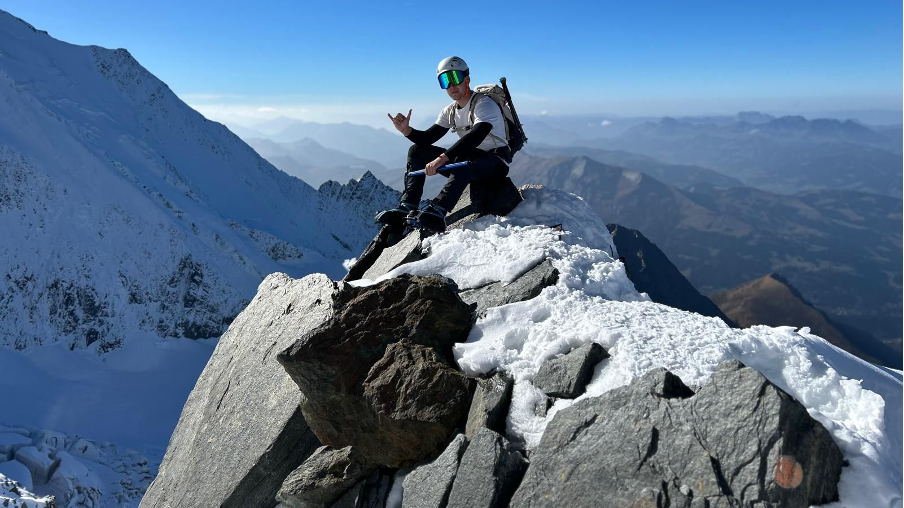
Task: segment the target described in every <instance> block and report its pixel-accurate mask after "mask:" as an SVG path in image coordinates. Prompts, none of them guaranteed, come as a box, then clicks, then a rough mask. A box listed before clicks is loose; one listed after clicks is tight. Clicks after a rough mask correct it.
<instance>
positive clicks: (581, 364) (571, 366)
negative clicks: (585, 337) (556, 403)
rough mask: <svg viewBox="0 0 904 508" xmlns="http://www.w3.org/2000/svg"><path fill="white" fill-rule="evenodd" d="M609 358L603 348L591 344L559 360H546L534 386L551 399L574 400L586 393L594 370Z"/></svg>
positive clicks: (535, 378)
mask: <svg viewBox="0 0 904 508" xmlns="http://www.w3.org/2000/svg"><path fill="white" fill-rule="evenodd" d="M605 358H609V353H608V352H607V351H606V350H605V349H603V346H600V345H599V344H596V343H594V342H591V343H590V344H584V345H583V346H581V347H579V348H577V349H575V350H573V351H571V352H570V353H568V354H565V355H562V356H559V357H557V358H550V359H549V360H546V361H545V362H544V363H543V365H542V366H540V370H539V371H538V372H537V375H536V376H535V377H534V386H536V387H537V388H538V389H540V390H541V391H542V392H543V393H545V394H546V395H549V396H550V397H558V398H564V399H573V398H575V397H577V396H578V395H580V394H582V393H584V389H585V388H586V387H587V383H589V382H590V379H591V378H592V377H593V368H594V367H595V366H596V364H598V363H599V362H600V361H601V360H603V359H605Z"/></svg>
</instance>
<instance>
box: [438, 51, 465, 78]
mask: <svg viewBox="0 0 904 508" xmlns="http://www.w3.org/2000/svg"><path fill="white" fill-rule="evenodd" d="M446 71H462V72H463V73H464V75H465V76H467V75H468V64H466V63H465V61H464V60H462V59H461V58H459V57H457V56H450V57H449V58H443V60H442V61H441V62H440V63H439V65H437V66H436V75H437V76H439V75H440V74H442V73H444V72H446Z"/></svg>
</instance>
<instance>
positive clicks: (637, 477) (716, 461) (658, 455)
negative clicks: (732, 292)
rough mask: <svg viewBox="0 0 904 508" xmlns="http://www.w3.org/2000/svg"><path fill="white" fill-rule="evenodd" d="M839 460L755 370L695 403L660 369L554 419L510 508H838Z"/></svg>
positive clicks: (727, 373) (816, 428)
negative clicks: (830, 505)
mask: <svg viewBox="0 0 904 508" xmlns="http://www.w3.org/2000/svg"><path fill="white" fill-rule="evenodd" d="M842 460H843V459H842V455H841V452H840V450H839V449H838V446H837V445H836V444H835V443H834V441H832V438H831V436H830V435H829V433H828V431H827V430H826V429H825V428H823V427H822V425H820V424H819V423H818V422H817V421H815V420H813V419H812V418H811V417H810V416H809V414H808V413H807V410H806V408H804V407H803V406H802V405H801V404H800V403H798V402H797V401H796V400H794V399H793V398H792V397H791V396H789V395H788V394H787V393H785V392H783V391H782V390H781V389H779V388H778V387H776V386H775V385H773V384H772V383H770V382H769V381H768V380H766V378H765V377H763V376H762V374H760V373H759V372H757V371H755V370H753V369H750V368H747V367H744V366H743V365H741V364H740V363H738V362H736V361H732V362H725V363H723V364H721V365H720V366H719V367H718V369H717V371H716V372H715V373H714V374H713V375H712V376H711V378H710V379H709V381H708V382H707V383H706V384H705V385H704V386H703V387H702V388H701V389H700V391H699V392H697V393H696V394H694V393H693V392H692V391H691V390H690V389H689V388H687V387H686V386H685V385H684V384H683V383H682V382H681V380H680V379H678V377H676V376H674V375H673V374H671V373H669V372H668V371H666V370H664V369H657V370H654V371H652V372H650V373H648V374H646V375H645V376H642V377H641V378H640V379H637V380H635V381H634V382H632V383H631V384H630V385H628V386H624V387H621V388H617V389H615V390H612V391H610V392H608V393H606V394H604V395H602V396H600V397H593V398H588V399H585V400H582V401H580V402H578V403H576V404H574V405H573V406H571V407H570V408H567V409H564V410H562V411H560V412H558V413H557V414H556V416H555V417H554V418H553V419H552V421H551V422H550V423H549V425H548V426H547V427H546V431H545V433H544V434H543V438H542V439H541V442H540V445H539V446H538V447H537V449H536V450H535V451H534V453H533V455H532V456H531V464H530V467H529V468H528V471H527V473H526V475H525V478H524V481H523V482H522V483H521V487H520V488H519V489H518V492H517V493H516V494H515V496H514V498H513V500H512V506H516V507H521V506H530V507H554V506H555V507H558V506H574V507H583V506H603V507H609V506H611V507H623V506H665V505H669V506H689V507H696V506H700V507H703V506H726V507H729V506H731V507H736V506H751V507H753V506H756V507H762V508H767V507H773V508H778V507H807V506H810V505H818V504H824V503H827V502H832V501H835V500H837V499H838V490H837V483H838V479H839V477H840V474H841V465H842ZM601 479H605V481H602V480H601Z"/></svg>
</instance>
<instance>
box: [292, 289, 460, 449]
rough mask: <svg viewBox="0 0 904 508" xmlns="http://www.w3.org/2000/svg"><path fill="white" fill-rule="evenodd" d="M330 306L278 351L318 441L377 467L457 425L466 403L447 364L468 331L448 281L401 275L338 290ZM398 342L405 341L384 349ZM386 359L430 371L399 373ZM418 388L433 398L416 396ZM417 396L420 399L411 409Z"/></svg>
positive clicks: (435, 442) (437, 440) (436, 440)
mask: <svg viewBox="0 0 904 508" xmlns="http://www.w3.org/2000/svg"><path fill="white" fill-rule="evenodd" d="M333 309H334V315H333V317H332V318H331V319H330V320H329V321H328V322H327V323H324V324H323V325H322V326H320V327H319V328H317V329H316V330H314V331H312V332H310V333H307V334H305V335H304V336H302V337H301V338H300V339H298V340H297V341H296V342H295V344H293V345H292V346H291V347H289V348H288V349H286V350H284V351H283V352H282V353H280V354H279V355H278V360H279V362H280V363H281V364H282V365H283V367H284V368H285V369H286V371H287V372H288V373H289V375H290V376H291V377H292V379H293V380H294V381H295V382H296V383H297V384H298V387H299V388H300V389H301V392H302V394H303V397H302V400H301V408H302V411H303V413H304V415H305V419H306V420H307V421H308V424H309V425H310V426H311V429H312V430H313V431H314V433H315V434H316V435H317V437H318V438H320V440H321V441H322V442H323V443H324V444H327V445H330V446H334V447H344V446H349V445H351V446H354V447H355V448H356V449H357V450H358V451H359V452H360V453H361V454H362V455H363V456H365V457H366V458H367V459H368V460H369V461H371V462H373V463H375V464H380V465H384V466H389V467H402V466H404V465H406V464H410V463H413V462H415V461H417V460H419V459H421V458H423V457H424V456H426V455H429V454H430V453H431V452H433V451H434V450H436V449H437V448H438V447H439V446H440V445H441V444H442V443H443V442H444V441H445V440H446V439H447V438H448V436H449V435H450V434H451V433H452V430H453V429H455V428H456V427H457V426H458V425H460V424H461V423H462V421H463V420H464V417H465V415H466V413H467V410H468V404H469V402H470V400H469V394H468V389H467V388H466V386H468V381H467V380H466V379H465V378H464V375H463V374H460V373H457V371H455V372H453V371H454V369H453V367H452V365H453V363H452V350H451V348H452V344H453V343H455V342H458V341H462V340H464V339H465V338H466V337H467V333H468V331H469V329H470V320H471V313H470V309H469V308H468V306H467V305H466V304H465V303H464V302H462V301H461V299H460V298H459V297H458V294H457V288H456V287H455V283H454V282H452V281H451V280H449V279H445V278H442V277H436V276H432V277H416V276H415V277H412V276H409V275H403V276H400V277H396V278H393V279H390V280H387V281H384V282H382V283H380V284H376V285H373V286H369V287H363V288H350V287H349V288H345V289H344V290H343V291H341V292H340V293H339V294H338V295H337V296H336V299H335V301H334V305H333ZM403 339H408V340H407V341H406V342H405V343H404V344H401V345H399V346H397V347H396V348H392V349H389V346H390V345H391V344H395V343H398V342H400V341H402V340H403ZM415 346H426V347H427V348H432V350H433V352H432V353H431V352H428V351H426V350H425V349H420V348H417V347H415ZM395 361H400V362H406V363H405V365H408V366H409V367H408V368H413V367H412V366H424V367H428V366H429V369H430V370H429V371H425V372H424V373H423V374H422V373H419V372H414V371H407V372H406V371H403V370H400V369H402V368H404V367H402V364H400V365H398V366H394V365H393V363H394V362H395ZM446 367H447V368H448V369H447V370H443V369H445V368H446ZM427 372H430V374H427ZM403 374H404V376H403ZM432 376H438V378H436V379H434V378H433V377H432ZM413 380H416V384H413V385H406V384H405V383H407V382H409V381H411V382H415V381H413ZM438 380H442V381H441V382H440V381H438ZM446 382H448V383H447V384H443V383H446ZM391 390H396V391H397V393H389V392H390V391H391ZM443 390H445V391H443ZM419 393H429V394H431V396H433V397H436V400H433V401H432V402H430V401H425V399H424V398H423V396H422V395H420V394H419ZM408 397H413V399H412V400H409V399H408ZM420 402H427V405H426V406H425V407H418V406H417V405H416V404H417V403H420ZM440 406H442V407H440Z"/></svg>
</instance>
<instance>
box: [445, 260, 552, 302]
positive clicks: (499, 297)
mask: <svg viewBox="0 0 904 508" xmlns="http://www.w3.org/2000/svg"><path fill="white" fill-rule="evenodd" d="M558 280H559V271H558V270H557V269H556V268H555V267H554V266H552V262H551V261H550V260H549V258H547V259H544V260H543V261H542V262H540V263H539V264H537V266H535V267H533V268H531V269H530V270H528V271H527V272H525V273H524V274H523V275H521V276H520V277H518V278H517V279H515V280H514V281H513V282H511V283H509V284H503V283H502V282H494V283H492V284H487V285H486V286H482V287H479V288H474V289H469V290H467V291H462V292H461V295H460V296H461V299H462V300H464V301H465V303H469V304H473V305H474V306H475V307H474V312H475V313H476V314H477V315H478V316H483V315H484V314H486V311H487V309H489V308H490V307H498V306H500V305H505V304H507V303H514V302H521V301H524V300H530V299H531V298H534V297H536V296H537V295H539V294H540V291H543V288H545V287H547V286H552V285H554V284H555V283H556V282H558Z"/></svg>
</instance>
